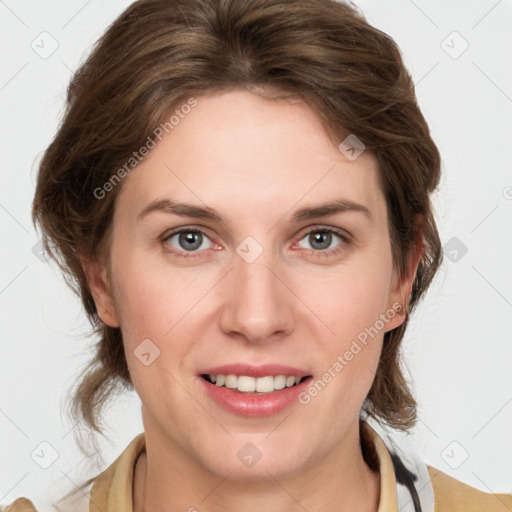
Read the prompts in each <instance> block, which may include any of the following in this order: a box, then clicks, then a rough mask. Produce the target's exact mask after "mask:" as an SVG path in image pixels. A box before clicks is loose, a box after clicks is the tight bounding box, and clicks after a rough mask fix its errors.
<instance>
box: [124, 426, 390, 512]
mask: <svg viewBox="0 0 512 512" xmlns="http://www.w3.org/2000/svg"><path fill="white" fill-rule="evenodd" d="M363 434H364V433H361V440H362V442H364V443H365V444H364V449H363V450H361V448H360V446H359V444H358V443H356V446H355V447H354V446H353V445H354V443H352V445H351V446H352V447H353V448H354V449H352V450H350V449H349V450H347V449H346V447H345V446H338V447H336V448H335V449H334V450H333V451H332V452H331V453H329V455H328V456H327V457H325V458H324V459H322V460H321V461H319V462H318V463H316V464H315V465H312V466H310V467H308V468H307V469H306V470H304V471H302V472H300V473H295V474H293V476H280V475H277V476H276V475H270V473H268V477H267V478H263V479H258V480H251V481H240V480H232V479H229V478H226V477H222V476H220V475H217V474H214V473H211V472H210V471H208V470H205V468H203V467H200V466H199V464H198V463H197V461H191V460H190V459H189V460H188V461H187V460H186V456H184V455H185V454H183V452H181V450H176V451H175V450H172V451H171V450H169V451H168V453H167V452H163V451H162V450H161V449H160V448H158V449H157V450H156V451H155V452H154V453H153V452H152V450H151V448H152V445H151V442H150V440H148V439H147V437H146V449H147V450H148V451H147V452H143V453H142V454H141V455H140V457H139V459H138V460H137V464H136V468H135V475H134V495H133V504H134V507H133V510H134V512H150V511H151V512H164V511H168V510H169V508H170V507H169V504H172V509H173V510H185V511H190V512H197V511H200V510H208V511H209V512H221V511H222V512H231V511H233V512H234V511H238V510H244V512H256V511H258V512H259V511H260V510H268V511H269V512H274V511H275V512H277V511H279V512H299V511H300V512H304V510H307V511H308V512H316V511H318V512H320V511H322V512H324V511H328V512H329V511H332V512H334V511H336V512H348V511H350V512H358V511H366V512H368V511H372V512H377V510H378V506H379V499H380V476H379V473H378V471H373V470H372V469H370V467H374V466H375V459H374V458H372V453H373V448H372V447H371V446H368V445H367V444H366V443H367V442H368V436H366V435H363ZM357 435H358V436H359V435H360V433H359V429H357ZM350 441H351V439H350ZM341 444H342V443H340V445H341ZM349 446H350V444H349ZM155 448H156V447H155ZM180 452H181V453H180ZM363 452H364V456H365V457H368V455H369V456H370V460H369V461H365V459H364V458H363ZM148 455H149V456H148ZM153 455H154V457H153Z"/></svg>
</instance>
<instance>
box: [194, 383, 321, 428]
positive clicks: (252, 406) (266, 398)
mask: <svg viewBox="0 0 512 512" xmlns="http://www.w3.org/2000/svg"><path fill="white" fill-rule="evenodd" d="M199 380H201V381H202V382H203V385H204V386H205V390H206V392H207V393H208V395H209V396H210V397H211V398H213V400H215V402H217V403H218V404H219V405H220V406H222V407H224V408H225V409H227V410H228V411H230V412H233V413H235V414H240V415H243V416H250V417H253V418H260V417H265V416H273V415H274V414H277V413H279V412H281V411H283V410H284V409H286V408H287V407H289V406H290V405H291V404H293V403H294V402H295V403H297V402H298V398H297V397H298V395H299V393H301V391H303V390H304V389H305V388H306V387H307V386H308V385H309V381H310V380H311V377H308V378H307V379H304V380H303V381H302V382H301V383H299V384H297V385H295V386H292V387H290V388H283V389H280V390H278V391H274V392H272V393H266V394H264V395H252V394H249V393H240V392H239V391H234V390H233V389H230V388H226V387H224V386H216V385H215V384H211V383H210V382H208V381H207V380H205V379H203V378H202V377H199Z"/></svg>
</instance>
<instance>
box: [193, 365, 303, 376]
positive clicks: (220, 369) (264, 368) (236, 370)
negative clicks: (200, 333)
mask: <svg viewBox="0 0 512 512" xmlns="http://www.w3.org/2000/svg"><path fill="white" fill-rule="evenodd" d="M199 375H247V376H248V377H266V376H268V375H272V376H276V375H286V376H290V375H293V376H294V377H306V376H309V375H310V374H309V373H308V372H307V371H306V370H303V369H301V368H296V367H293V366H287V365H283V364H262V365H258V366H255V365H251V364H248V363H236V364H224V365H222V366H214V367H211V368H206V369H204V370H201V371H199Z"/></svg>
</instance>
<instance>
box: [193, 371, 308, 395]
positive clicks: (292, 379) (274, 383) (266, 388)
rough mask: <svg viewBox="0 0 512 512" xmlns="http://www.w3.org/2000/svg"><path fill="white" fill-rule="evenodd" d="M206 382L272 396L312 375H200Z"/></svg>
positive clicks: (233, 389) (246, 392)
mask: <svg viewBox="0 0 512 512" xmlns="http://www.w3.org/2000/svg"><path fill="white" fill-rule="evenodd" d="M200 376H201V378H203V379H204V380H205V381H206V382H208V383H210V384H212V385H214V386H217V387H221V388H222V387H224V388H227V389H230V390H232V391H235V392H238V393H241V394H247V395H270V394H274V393H276V392H278V391H281V390H284V389H288V388H293V387H295V386H298V385H299V384H301V383H302V382H304V381H305V380H307V379H310V378H311V375H305V376H295V375H284V374H282V375H264V376H261V377H252V376H250V375H235V374H222V373H219V374H213V373H211V374H206V373H203V374H201V375H200Z"/></svg>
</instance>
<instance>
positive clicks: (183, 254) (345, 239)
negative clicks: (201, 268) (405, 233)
mask: <svg viewBox="0 0 512 512" xmlns="http://www.w3.org/2000/svg"><path fill="white" fill-rule="evenodd" d="M181 233H200V234H202V235H203V236H205V237H206V238H209V237H208V235H207V234H206V233H205V232H204V231H202V230H201V229H198V228H187V227H184V228H179V229H177V230H175V231H171V232H166V233H164V234H163V235H162V236H161V237H160V241H161V243H162V245H163V247H164V250H165V251H166V252H168V253H171V254H172V255H173V256H176V257H178V258H196V257H198V256H197V253H200V252H202V251H176V250H175V249H170V248H169V245H168V244H167V243H166V242H167V241H168V240H169V239H170V238H172V237H173V236H175V235H179V234H181ZM312 233H331V234H334V235H337V236H338V237H339V238H340V239H341V240H342V243H341V244H339V245H338V246H337V247H336V248H335V249H328V250H314V249H308V250H309V251H312V252H313V253H315V254H316V255H318V256H320V257H330V256H333V255H335V254H337V253H338V252H340V251H342V250H343V248H344V247H343V246H344V245H347V244H349V243H350V237H349V236H348V235H347V234H346V232H345V231H344V230H342V229H339V228H334V227H322V226H319V227H315V228H314V229H310V230H309V231H307V232H305V233H304V234H303V235H302V236H301V237H300V238H299V240H298V241H299V242H300V241H301V240H303V239H304V238H305V237H307V236H309V235H311V234H312Z"/></svg>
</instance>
